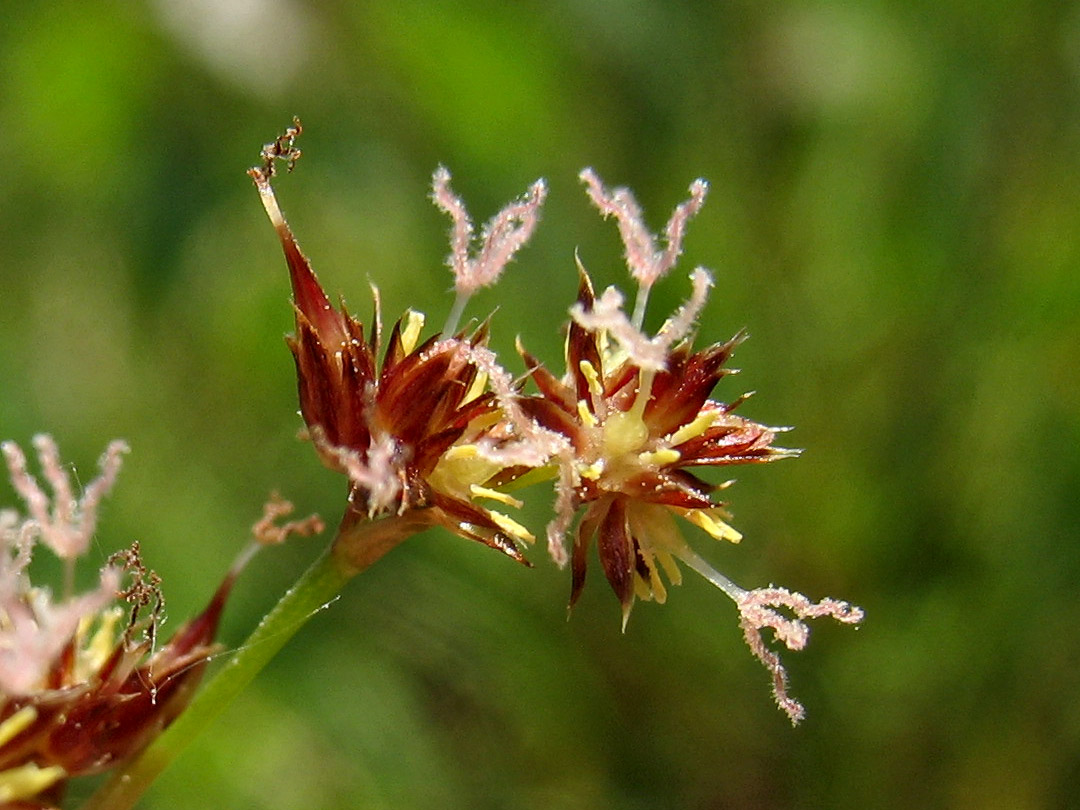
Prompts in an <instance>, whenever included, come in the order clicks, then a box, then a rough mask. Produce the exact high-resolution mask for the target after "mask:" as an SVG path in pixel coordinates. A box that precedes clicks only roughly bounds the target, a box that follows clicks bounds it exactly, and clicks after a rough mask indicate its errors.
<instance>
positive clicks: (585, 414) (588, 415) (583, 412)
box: [577, 399, 597, 427]
mask: <svg viewBox="0 0 1080 810" xmlns="http://www.w3.org/2000/svg"><path fill="white" fill-rule="evenodd" d="M577 412H578V418H579V419H581V422H582V424H583V425H585V426H586V427H596V425H597V422H596V417H595V416H593V412H592V411H590V410H589V404H588V403H587V402H586V401H585V400H583V399H579V400H578V403H577Z"/></svg>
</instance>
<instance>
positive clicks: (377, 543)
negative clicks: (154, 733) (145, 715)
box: [82, 517, 422, 810]
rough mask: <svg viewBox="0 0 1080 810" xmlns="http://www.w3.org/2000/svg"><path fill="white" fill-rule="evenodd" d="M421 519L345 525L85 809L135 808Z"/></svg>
mask: <svg viewBox="0 0 1080 810" xmlns="http://www.w3.org/2000/svg"><path fill="white" fill-rule="evenodd" d="M420 528H422V526H421V525H420V524H419V522H418V521H416V520H415V519H411V520H410V519H406V518H405V517H394V518H388V519H384V520H376V521H372V522H369V523H361V524H359V525H356V526H353V527H350V528H348V529H346V528H344V527H343V528H342V529H340V530H339V532H338V536H337V537H336V538H335V539H334V542H333V544H332V545H331V546H330V548H328V549H327V550H326V551H325V552H324V553H323V554H322V555H321V556H320V557H319V559H317V560H316V561H315V562H314V563H312V565H311V567H310V568H308V570H307V571H305V572H304V574H303V575H302V576H301V577H300V579H298V580H297V581H296V583H295V584H294V585H293V586H292V587H291V588H290V589H289V590H288V591H287V592H286V593H285V595H284V596H282V597H281V599H280V601H278V603H277V604H276V605H275V606H274V607H273V609H272V610H271V611H270V612H269V613H268V614H266V616H265V617H264V618H263V620H262V621H261V622H260V623H259V626H258V627H256V628H255V631H254V632H253V633H252V634H251V635H250V636H249V637H248V639H247V640H246V641H245V642H244V643H243V644H242V645H241V646H240V648H239V649H238V650H237V651H236V653H235V654H234V655H233V657H232V658H231V659H230V660H229V662H228V664H226V665H225V668H224V669H222V670H221V671H220V672H218V674H217V675H216V676H215V677H214V678H213V680H211V681H210V682H209V683H208V684H207V685H206V686H205V688H203V689H201V690H199V692H198V693H197V694H196V696H195V698H194V700H192V702H191V705H190V706H188V707H187V709H186V710H185V711H184V713H183V714H181V715H180V717H178V718H177V719H176V721H175V722H174V723H173V724H172V725H170V726H169V727H168V728H167V729H166V730H165V731H164V732H163V733H162V734H161V735H160V736H159V737H158V738H157V739H156V740H155V741H154V742H153V743H152V744H151V745H149V746H148V747H147V748H146V749H145V750H144V751H143V752H142V753H140V754H139V755H138V756H136V757H134V758H133V759H132V760H131V761H130V762H128V763H127V764H126V765H124V766H123V767H122V768H120V769H118V770H117V771H116V772H115V773H114V774H113V776H112V778H110V779H109V781H108V782H106V783H105V784H104V785H102V787H101V788H100V789H99V790H98V791H97V792H96V793H95V794H94V795H93V796H91V797H90V799H89V800H88V801H87V802H86V804H84V805H83V808H82V810H128V809H129V808H131V807H133V806H134V805H135V802H137V801H138V800H139V797H140V796H142V794H143V792H144V791H145V790H146V789H147V788H148V787H149V786H150V784H151V783H152V782H153V781H154V779H156V778H157V777H158V775H159V774H161V772H162V771H164V770H165V769H166V768H167V767H168V766H169V765H170V764H172V761H173V760H174V759H176V757H177V756H179V755H180V753H181V752H182V751H183V750H184V749H185V748H187V746H188V744H189V743H190V742H191V741H192V740H193V739H195V737H196V736H198V734H199V733H200V732H201V731H203V729H205V728H206V726H208V725H209V724H210V722H211V721H212V720H214V718H216V717H217V716H218V715H219V714H221V713H222V712H223V711H224V710H225V709H226V707H228V705H229V704H230V703H231V702H232V701H233V699H234V698H235V697H236V696H237V695H239V694H240V692H242V691H243V690H244V688H245V687H246V686H247V685H248V684H249V683H251V681H252V680H253V679H254V678H255V676H256V675H258V673H259V672H260V671H261V670H262V668H263V667H265V666H266V665H267V664H268V663H269V662H270V660H271V659H272V658H273V657H274V656H275V655H276V654H277V653H278V651H279V650H281V648H282V647H284V646H285V643H286V642H287V641H288V640H289V639H290V638H292V637H293V635H295V634H296V632H297V631H298V630H299V629H300V628H301V627H303V626H304V625H305V624H306V623H307V621H308V619H310V618H311V617H312V616H314V615H315V614H316V613H318V612H319V610H320V608H322V607H323V606H324V605H326V603H327V602H329V601H331V600H332V599H333V598H334V597H335V596H337V595H338V594H339V593H340V592H341V589H342V588H343V587H344V586H345V583H347V582H348V581H349V580H350V579H352V578H353V577H354V576H355V575H356V574H358V573H360V572H361V571H363V570H364V569H365V568H367V567H368V566H369V565H370V564H371V563H373V562H374V561H375V560H377V559H378V558H379V557H381V556H382V555H383V554H385V553H386V552H387V551H389V550H390V549H391V548H393V547H394V546H395V545H397V544H398V543H399V542H401V540H404V539H405V538H406V537H408V536H410V535H411V534H414V533H415V532H416V531H418V530H419V529H420Z"/></svg>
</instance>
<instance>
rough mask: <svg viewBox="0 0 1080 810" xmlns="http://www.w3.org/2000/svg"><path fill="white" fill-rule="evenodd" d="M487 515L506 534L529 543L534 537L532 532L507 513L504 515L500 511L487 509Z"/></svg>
mask: <svg viewBox="0 0 1080 810" xmlns="http://www.w3.org/2000/svg"><path fill="white" fill-rule="evenodd" d="M488 515H489V516H490V517H491V519H492V520H494V521H495V523H496V524H497V525H498V527H499V528H500V529H502V530H503V531H504V532H506V533H507V534H510V535H513V536H514V537H517V538H519V539H521V540H525V541H526V542H528V543H531V542H533V541H534V540H535V539H536V538H535V537H534V536H533V534H532V532H530V531H529V530H528V529H526V528H525V527H524V526H522V525H521V524H520V523H518V522H517V521H516V520H514V519H513V518H512V517H510V516H509V515H504V514H503V513H502V512H496V511H494V510H491V509H489V510H488Z"/></svg>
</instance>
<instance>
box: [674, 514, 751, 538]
mask: <svg viewBox="0 0 1080 810" xmlns="http://www.w3.org/2000/svg"><path fill="white" fill-rule="evenodd" d="M685 516H686V519H687V520H689V521H690V522H691V523H693V524H694V525H695V526H699V527H701V528H702V529H704V530H705V531H707V532H708V533H709V534H711V535H712V536H713V537H715V538H716V539H717V540H728V541H730V542H732V543H738V542H739V541H740V540H742V535H741V534H739V532H737V531H735V529H733V528H732V527H731V526H729V525H728V524H727V523H725V522H724V521H722V520H718V519H716V518H714V517H713V516H712V515H710V514H709V513H708V512H706V511H704V510H702V509H690V510H687V511H686V513H685Z"/></svg>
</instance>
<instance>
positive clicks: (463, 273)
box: [431, 166, 547, 295]
mask: <svg viewBox="0 0 1080 810" xmlns="http://www.w3.org/2000/svg"><path fill="white" fill-rule="evenodd" d="M546 196H547V184H546V183H544V181H543V180H537V181H536V182H535V183H533V184H532V186H530V187H529V190H528V191H527V192H526V193H525V195H524V196H523V197H522V198H521V199H519V200H517V201H515V202H512V203H510V204H509V205H507V206H506V207H505V208H503V209H502V210H501V211H500V212H499V213H497V214H496V215H495V216H493V217H492V218H491V219H490V220H488V223H487V224H486V225H485V226H484V228H483V231H482V232H481V234H480V251H479V253H478V254H476V255H475V256H472V257H470V256H469V247H470V245H471V243H472V237H473V223H472V220H471V219H470V218H469V212H468V211H467V210H466V208H465V203H463V202H462V200H461V198H460V197H458V196H457V195H456V194H454V192H453V190H452V189H451V188H450V172H449V171H448V170H447V169H446V168H445V167H443V166H440V167H439V168H438V169H436V170H435V174H434V175H432V178H431V199H432V201H433V202H434V203H435V205H436V206H438V207H439V209H440V210H441V211H444V212H445V213H446V214H448V215H449V216H450V220H451V222H452V226H451V230H450V255H449V256H448V257H447V260H446V263H447V264H448V265H449V267H450V269H451V270H452V271H453V273H454V287H455V289H456V290H457V292H458V293H459V294H464V295H471V294H472V293H474V292H475V291H476V290H478V289H480V288H481V287H487V286H489V285H491V284H494V283H495V282H496V280H498V278H499V276H500V275H501V274H502V271H503V269H504V268H505V267H506V265H507V264H509V263H510V260H511V259H513V258H514V254H515V253H517V251H518V250H519V249H520V248H521V247H522V246H523V245H524V244H525V243H526V242H528V241H529V238H530V237H531V236H532V234H533V231H534V230H535V229H536V224H537V222H539V220H540V208H541V206H542V205H543V204H544V198H545V197H546Z"/></svg>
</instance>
